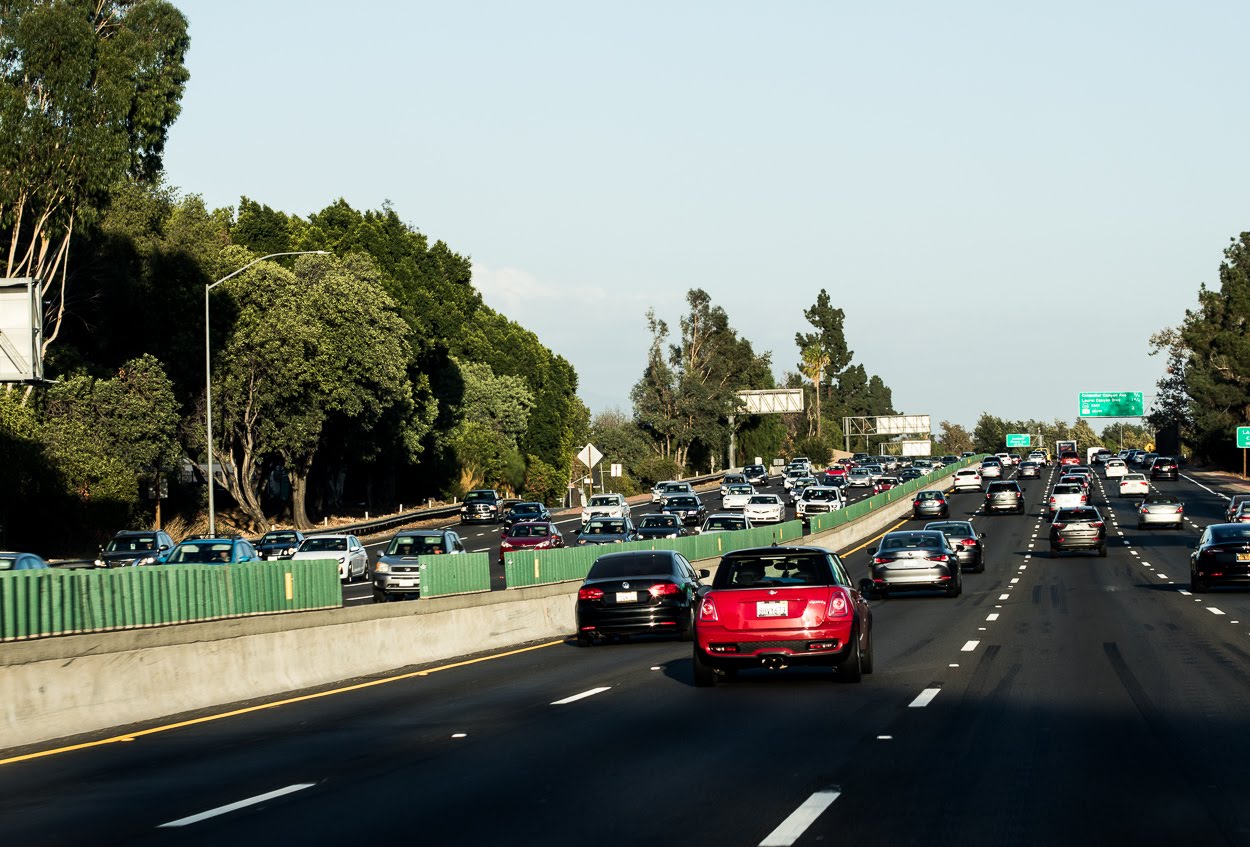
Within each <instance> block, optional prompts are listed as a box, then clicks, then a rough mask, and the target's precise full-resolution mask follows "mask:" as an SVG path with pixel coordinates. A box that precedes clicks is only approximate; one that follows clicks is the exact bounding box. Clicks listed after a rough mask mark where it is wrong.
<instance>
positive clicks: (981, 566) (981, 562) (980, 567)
mask: <svg viewBox="0 0 1250 847" xmlns="http://www.w3.org/2000/svg"><path fill="white" fill-rule="evenodd" d="M972 572H973V573H985V557H984V556H982V557H981V558H979V559H977V566H976V567H975V568H973V569H972Z"/></svg>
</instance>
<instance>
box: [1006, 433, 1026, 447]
mask: <svg viewBox="0 0 1250 847" xmlns="http://www.w3.org/2000/svg"><path fill="white" fill-rule="evenodd" d="M1007 446H1008V447H1028V446H1029V434H1028V433H1027V432H1009V433H1007Z"/></svg>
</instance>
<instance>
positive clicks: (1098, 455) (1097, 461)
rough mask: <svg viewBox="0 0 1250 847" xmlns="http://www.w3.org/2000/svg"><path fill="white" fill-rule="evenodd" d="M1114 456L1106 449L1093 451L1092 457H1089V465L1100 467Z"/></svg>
mask: <svg viewBox="0 0 1250 847" xmlns="http://www.w3.org/2000/svg"><path fill="white" fill-rule="evenodd" d="M1114 455H1115V454H1114V453H1112V452H1111V451H1110V450H1107V449H1106V448H1103V449H1102V450H1096V451H1094V455H1092V456H1090V457H1089V463H1090V464H1091V465H1101V464H1102V463H1104V462H1106V461H1107V459H1109V458H1111V457H1112V456H1114Z"/></svg>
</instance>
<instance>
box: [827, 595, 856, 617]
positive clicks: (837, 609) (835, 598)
mask: <svg viewBox="0 0 1250 847" xmlns="http://www.w3.org/2000/svg"><path fill="white" fill-rule="evenodd" d="M850 614H851V600H850V597H848V596H847V592H846V591H845V590H843V589H839V588H835V589H834V590H833V591H831V592H830V593H829V606H828V613H827V614H826V617H829V618H845V617H847V616H849V615H850Z"/></svg>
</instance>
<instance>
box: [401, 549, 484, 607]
mask: <svg viewBox="0 0 1250 847" xmlns="http://www.w3.org/2000/svg"><path fill="white" fill-rule="evenodd" d="M417 560H418V562H420V564H421V596H422V597H439V596H442V595H444V594H473V593H475V592H478V591H490V554H489V553H465V554H463V555H457V556H441V555H440V556H418V557H417Z"/></svg>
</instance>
